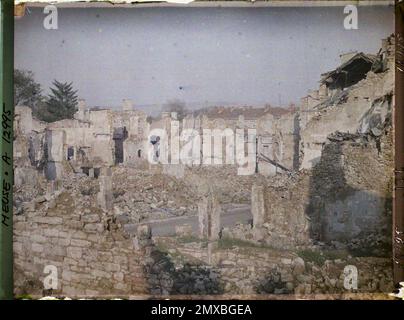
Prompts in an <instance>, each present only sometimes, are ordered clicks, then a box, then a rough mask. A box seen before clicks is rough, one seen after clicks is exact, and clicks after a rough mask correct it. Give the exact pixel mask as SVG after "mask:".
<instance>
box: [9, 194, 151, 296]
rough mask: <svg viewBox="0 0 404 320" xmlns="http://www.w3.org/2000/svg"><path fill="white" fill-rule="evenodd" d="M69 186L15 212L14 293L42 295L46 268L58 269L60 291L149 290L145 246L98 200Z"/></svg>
mask: <svg viewBox="0 0 404 320" xmlns="http://www.w3.org/2000/svg"><path fill="white" fill-rule="evenodd" d="M76 202H77V201H76V199H75V198H74V196H73V195H72V194H70V193H69V192H67V191H65V190H64V191H58V192H56V193H54V194H53V195H47V196H45V197H39V198H37V199H35V200H34V201H32V202H31V203H30V204H29V205H28V204H27V205H26V206H25V210H24V214H21V215H17V216H15V222H14V262H15V269H16V270H15V274H16V279H15V293H16V294H23V293H28V294H42V289H43V285H42V283H41V281H42V279H43V278H44V276H46V274H44V273H43V272H44V267H45V266H46V265H53V266H56V267H57V270H58V280H59V282H58V287H57V289H56V290H53V292H54V293H55V294H61V295H67V296H75V297H76V296H103V295H130V294H146V293H147V292H148V289H147V288H148V285H147V281H146V278H145V276H144V269H143V264H142V262H143V259H144V258H143V255H144V251H143V249H142V248H143V247H144V246H140V247H139V245H138V243H139V239H136V241H134V240H135V238H132V237H130V236H128V235H127V234H125V233H123V231H122V230H121V229H120V228H119V225H118V224H117V223H116V222H115V221H114V219H113V218H112V217H111V216H108V215H107V214H106V213H105V212H104V211H103V210H101V209H100V208H98V207H96V206H95V202H94V201H89V202H84V203H83V202H82V203H80V204H79V203H76Z"/></svg>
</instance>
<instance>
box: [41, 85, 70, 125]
mask: <svg viewBox="0 0 404 320" xmlns="http://www.w3.org/2000/svg"><path fill="white" fill-rule="evenodd" d="M52 84H53V86H54V88H50V90H51V92H52V93H51V94H49V96H48V100H47V102H46V109H47V110H46V111H47V113H48V121H49V122H52V121H58V120H62V119H72V118H73V115H74V113H75V112H76V111H77V109H76V105H77V90H76V91H75V90H73V85H72V82H70V83H67V82H65V83H61V82H59V81H57V80H54V81H53V83H52Z"/></svg>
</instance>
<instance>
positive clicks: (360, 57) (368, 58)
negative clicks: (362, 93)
mask: <svg viewBox="0 0 404 320" xmlns="http://www.w3.org/2000/svg"><path fill="white" fill-rule="evenodd" d="M376 59H377V56H376V55H373V54H365V53H363V52H359V53H357V54H355V55H354V56H353V57H351V58H350V59H349V60H348V61H345V62H344V63H343V64H341V65H340V66H339V67H338V68H336V69H334V70H332V71H329V72H326V73H323V74H322V75H321V80H320V83H330V82H333V81H334V80H335V78H336V77H337V76H338V75H339V74H340V73H341V72H350V71H352V70H353V69H355V66H356V64H357V63H358V62H359V61H364V62H367V63H369V64H371V65H372V64H373V63H374V62H375V61H376Z"/></svg>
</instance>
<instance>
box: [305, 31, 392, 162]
mask: <svg viewBox="0 0 404 320" xmlns="http://www.w3.org/2000/svg"><path fill="white" fill-rule="evenodd" d="M385 42H387V43H388V45H385V48H384V49H383V50H382V53H383V55H384V60H385V62H386V68H384V69H383V72H378V73H375V72H373V71H369V72H368V73H367V74H366V77H365V78H364V79H362V80H361V81H359V82H358V83H356V84H355V85H353V86H351V87H349V88H345V89H344V90H343V91H342V92H341V94H342V95H341V96H340V98H339V99H336V100H335V99H334V100H333V99H331V100H326V101H323V104H319V103H317V105H310V101H309V100H310V99H309V98H308V100H307V99H306V98H303V99H302V101H301V108H300V114H301V115H300V118H301V125H300V127H301V132H300V134H301V143H300V149H301V150H300V152H301V160H300V162H301V166H300V168H301V169H309V168H312V167H313V166H314V165H315V164H316V163H317V162H318V161H319V159H320V155H321V150H322V147H323V144H324V143H325V142H326V139H327V136H328V135H329V134H331V133H333V132H336V131H339V132H346V133H357V132H358V131H360V130H361V127H362V123H363V121H364V119H366V118H367V117H368V118H369V117H372V118H373V117H374V116H375V115H374V113H377V114H378V115H382V116H384V117H387V116H388V114H389V113H390V114H391V105H390V104H382V105H381V107H382V108H385V110H384V111H381V110H380V107H379V108H374V105H375V104H376V103H378V101H380V100H383V99H385V97H386V96H392V95H393V92H394V37H390V38H388V39H386V41H385ZM308 97H313V93H311V94H309V96H308ZM316 97H317V95H315V98H316ZM375 109H376V110H375ZM384 120H385V119H381V122H384ZM362 133H363V132H362Z"/></svg>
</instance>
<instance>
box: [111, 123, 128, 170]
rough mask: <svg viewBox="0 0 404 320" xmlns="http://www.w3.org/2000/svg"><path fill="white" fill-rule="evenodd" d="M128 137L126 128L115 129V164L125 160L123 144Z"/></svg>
mask: <svg viewBox="0 0 404 320" xmlns="http://www.w3.org/2000/svg"><path fill="white" fill-rule="evenodd" d="M127 137H128V131H127V130H126V127H121V128H115V129H114V136H113V139H114V141H115V164H118V163H122V162H123V159H124V154H123V152H124V150H123V142H124V141H125V139H126V138H127Z"/></svg>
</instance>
